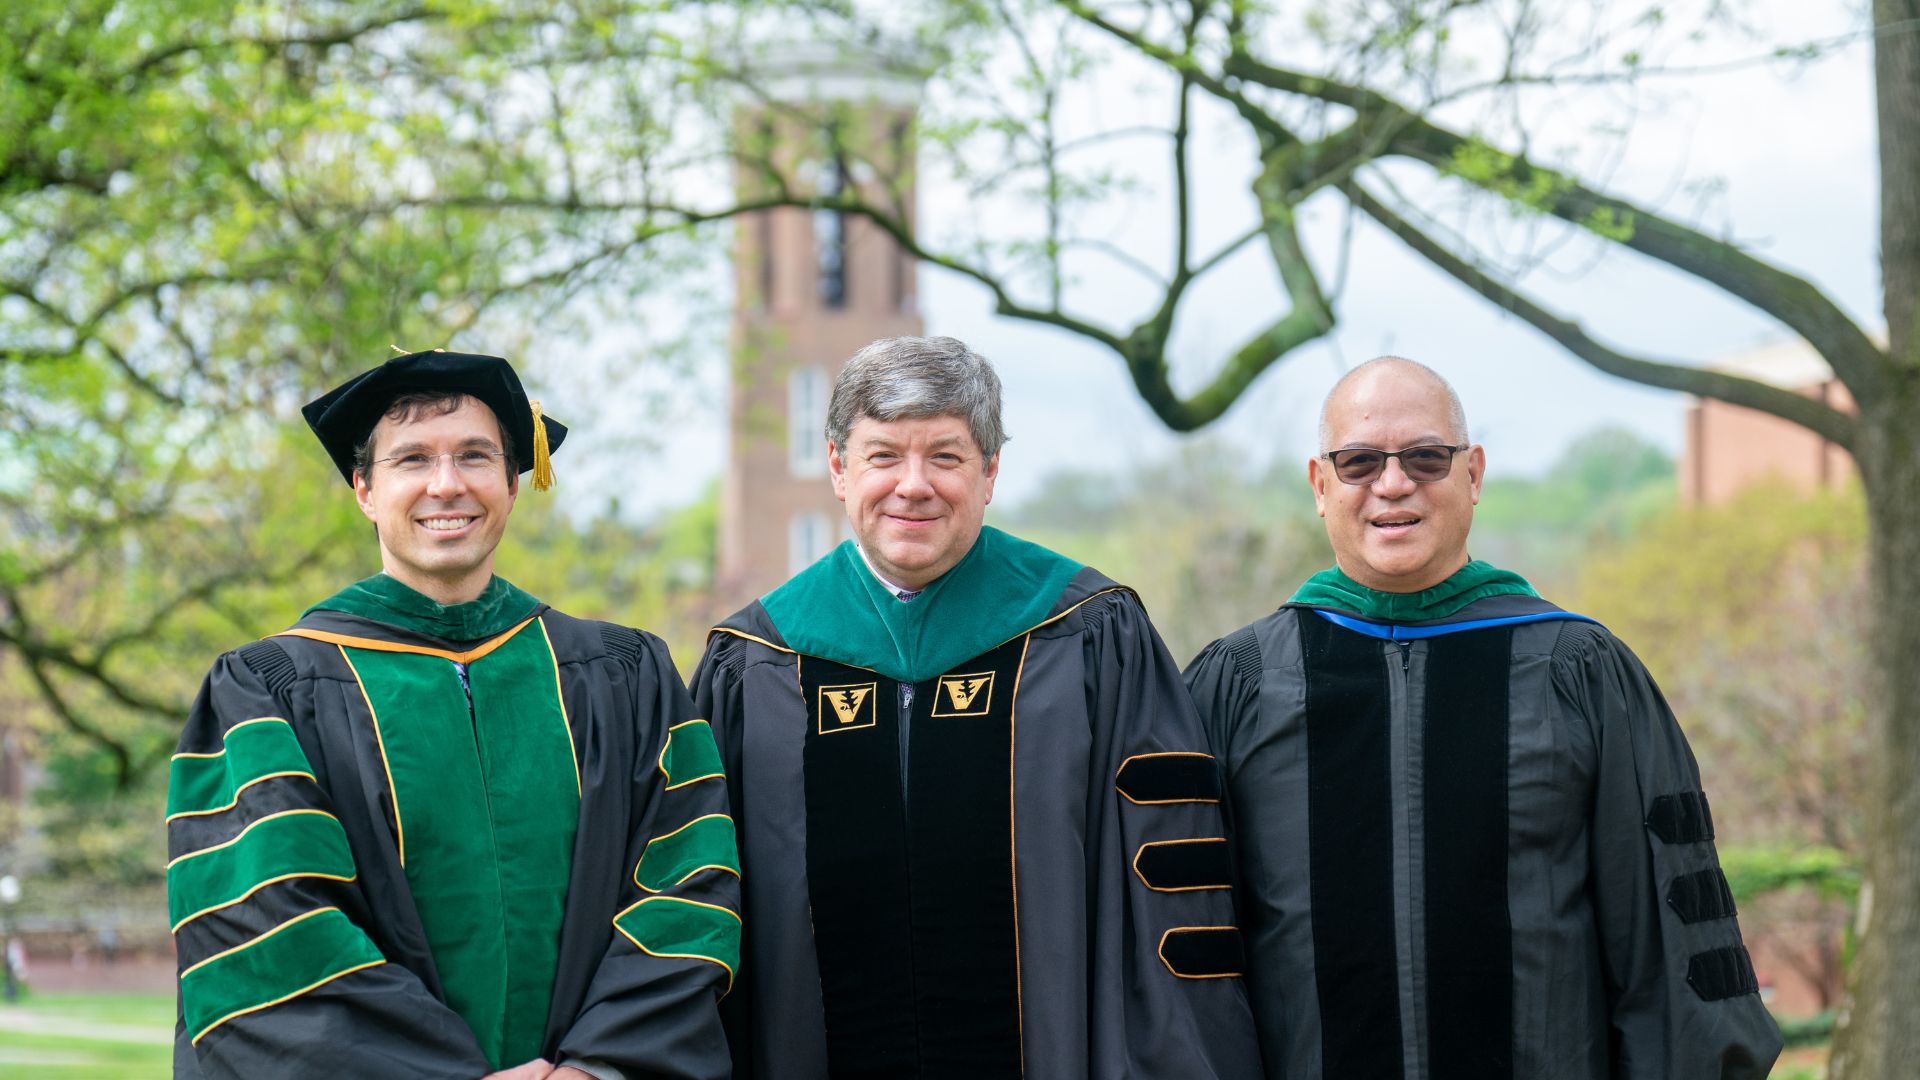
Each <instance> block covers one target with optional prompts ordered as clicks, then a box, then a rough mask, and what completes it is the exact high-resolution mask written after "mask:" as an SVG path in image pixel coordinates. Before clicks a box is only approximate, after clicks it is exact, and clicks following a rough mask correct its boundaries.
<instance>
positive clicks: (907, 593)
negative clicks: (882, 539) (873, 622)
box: [853, 543, 926, 604]
mask: <svg viewBox="0 0 1920 1080" xmlns="http://www.w3.org/2000/svg"><path fill="white" fill-rule="evenodd" d="M853 550H855V551H857V552H859V553H860V561H861V562H863V563H866V564H867V573H869V574H872V575H873V580H875V581H877V582H879V583H880V584H881V585H883V586H885V587H886V590H887V591H888V592H890V593H892V594H893V598H894V599H895V600H898V601H900V602H901V603H903V604H904V603H906V602H907V601H909V600H911V599H913V598H914V597H916V596H919V595H920V594H921V593H922V592H924V591H926V588H925V586H922V587H921V588H918V589H907V588H902V587H901V586H899V585H895V584H894V583H893V582H891V581H888V580H887V575H885V574H883V573H881V572H880V571H879V570H877V569H875V568H874V565H873V560H872V559H869V558H867V549H866V548H863V547H861V546H860V545H859V544H858V543H855V544H854V545H853Z"/></svg>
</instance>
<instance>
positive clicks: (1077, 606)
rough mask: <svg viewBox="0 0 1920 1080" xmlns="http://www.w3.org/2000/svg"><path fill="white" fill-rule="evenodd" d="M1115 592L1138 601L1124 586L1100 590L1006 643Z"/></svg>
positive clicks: (1131, 591)
mask: <svg viewBox="0 0 1920 1080" xmlns="http://www.w3.org/2000/svg"><path fill="white" fill-rule="evenodd" d="M1116 592H1123V593H1132V594H1133V598H1134V599H1135V600H1138V599H1140V594H1139V593H1135V592H1134V591H1133V590H1132V589H1129V588H1127V587H1126V586H1125V585H1115V586H1114V587H1113V588H1111V589H1101V590H1100V591H1099V592H1097V593H1094V594H1093V595H1091V596H1088V597H1087V598H1086V599H1084V600H1081V601H1079V602H1078V603H1075V604H1074V605H1073V606H1072V607H1070V608H1068V609H1067V610H1065V611H1063V612H1061V613H1060V614H1058V615H1049V616H1047V617H1046V618H1044V619H1041V620H1040V621H1039V622H1037V623H1034V624H1033V625H1032V626H1029V627H1027V628H1026V629H1025V630H1022V631H1020V633H1018V634H1015V635H1013V637H1010V638H1008V639H1007V641H1012V640H1013V638H1017V637H1024V636H1026V635H1028V634H1031V633H1033V632H1034V631H1035V630H1038V629H1040V628H1041V627H1043V626H1051V625H1053V624H1054V623H1057V622H1059V621H1060V620H1061V619H1064V618H1066V617H1067V616H1069V615H1071V614H1073V613H1074V612H1076V611H1078V610H1080V609H1081V607H1083V606H1085V605H1087V604H1090V603H1092V602H1093V601H1095V600H1098V599H1099V598H1100V597H1102V596H1105V595H1107V594H1108V593H1116ZM1141 606H1142V607H1143V608H1144V607H1145V606H1146V605H1144V604H1143V605H1141ZM1007 641H1003V642H1001V643H1000V645H1005V644H1006V643H1007ZM1000 645H995V646H994V647H993V649H997V648H999V647H1000ZM993 649H988V650H987V652H992V651H993ZM981 655H982V656H984V655H986V653H982V654H981Z"/></svg>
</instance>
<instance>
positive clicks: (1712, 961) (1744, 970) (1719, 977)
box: [1687, 945, 1760, 1001]
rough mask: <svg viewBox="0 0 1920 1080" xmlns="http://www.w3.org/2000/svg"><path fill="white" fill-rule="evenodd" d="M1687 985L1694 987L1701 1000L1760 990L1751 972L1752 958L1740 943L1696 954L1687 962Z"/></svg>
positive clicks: (1719, 998) (1758, 982)
mask: <svg viewBox="0 0 1920 1080" xmlns="http://www.w3.org/2000/svg"><path fill="white" fill-rule="evenodd" d="M1687 985H1688V986H1691V987H1693V992H1694V993H1696V994H1699V995H1700V1000H1702V1001H1722V1000H1724V999H1726V998H1730V997H1739V996H1740V995H1742V994H1757V993H1759V992H1760V980H1758V979H1757V978H1755V977H1754V974H1753V960H1752V959H1751V958H1749V957H1748V956H1747V950H1746V949H1744V948H1742V947H1741V946H1739V945H1729V946H1727V947H1725V948H1722V949H1709V950H1707V951H1706V952H1703V953H1695V954H1694V955H1693V958H1692V959H1691V960H1688V961H1687Z"/></svg>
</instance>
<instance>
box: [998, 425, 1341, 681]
mask: <svg viewBox="0 0 1920 1080" xmlns="http://www.w3.org/2000/svg"><path fill="white" fill-rule="evenodd" d="M1239 460H1240V455H1239V454H1238V453H1237V452H1235V451H1233V450H1231V449H1230V448H1228V447H1226V446H1223V445H1221V444H1219V443H1216V442H1212V441H1209V440H1204V439H1203V440H1198V441H1196V442H1193V443H1191V444H1189V445H1188V446H1186V447H1184V448H1183V449H1182V450H1181V451H1180V452H1179V453H1178V454H1176V455H1175V456H1173V457H1172V458H1170V459H1168V460H1166V461H1163V462H1158V463H1154V464H1151V465H1148V466H1145V467H1143V468H1141V469H1139V470H1138V471H1136V472H1133V473H1130V474H1123V475H1119V476H1114V475H1110V474H1092V473H1074V472H1065V473H1058V474H1055V475H1053V476H1050V477H1049V478H1048V479H1047V480H1046V482H1045V484H1044V485H1043V487H1042V488H1041V490H1040V491H1039V492H1038V493H1036V494H1035V495H1033V496H1032V497H1030V498H1028V499H1027V500H1026V501H1024V502H1022V503H1020V504H1019V505H1018V506H1015V507H1011V508H1008V509H1006V510H1004V511H1002V510H999V509H998V508H995V511H994V514H993V523H994V524H997V525H1000V526H1002V527H1004V528H1007V529H1010V530H1011V531H1013V532H1015V533H1018V534H1019V535H1021V536H1023V537H1025V538H1027V539H1029V540H1033V541H1036V542H1038V543H1042V544H1045V545H1047V546H1048V547H1051V548H1053V549H1054V550H1056V551H1059V552H1061V553H1063V554H1066V555H1069V556H1071V557H1073V558H1075V559H1078V560H1080V561H1081V562H1083V563H1086V564H1087V565H1089V566H1093V567H1095V568H1097V569H1098V570H1100V571H1101V572H1102V573H1104V574H1106V575H1107V576H1109V577H1111V578H1113V579H1114V580H1116V581H1119V582H1121V583H1122V584H1125V585H1129V586H1131V587H1132V588H1133V589H1134V590H1135V591H1136V592H1138V593H1139V594H1140V598H1141V600H1142V601H1143V602H1144V603H1145V604H1146V607H1147V611H1148V612H1149V613H1150V614H1151V615H1152V616H1153V620H1154V625H1155V627H1156V628H1157V629H1159V631H1160V635H1161V637H1162V638H1164V639H1165V640H1166V643H1167V648H1168V650H1169V651H1170V652H1172V653H1173V656H1174V659H1175V660H1177V661H1179V662H1180V663H1182V664H1184V663H1186V661H1187V660H1188V659H1190V658H1191V657H1192V656H1194V655H1195V654H1196V653H1198V652H1199V651H1200V649H1201V648H1203V647H1204V646H1205V645H1206V644H1207V643H1208V642H1210V641H1212V640H1214V639H1215V638H1217V637H1220V636H1221V635H1223V634H1226V633H1228V632H1230V631H1232V630H1234V629H1237V628H1238V627H1240V626H1243V625H1245V624H1246V623H1249V622H1252V621H1253V620H1254V619H1256V618H1258V617H1260V616H1262V615H1265V614H1267V613H1268V612H1270V611H1272V610H1273V609H1274V608H1276V607H1278V606H1279V605H1280V604H1281V603H1282V602H1283V601H1285V600H1286V598H1287V597H1288V596H1290V595H1292V593H1293V590H1294V588H1295V587H1296V586H1297V585H1299V583H1300V582H1301V581H1302V580H1303V579H1305V578H1306V577H1307V576H1308V575H1310V574H1312V573H1314V572H1315V571H1318V570H1322V569H1325V568H1326V567H1327V566H1329V565H1331V564H1332V561H1333V556H1332V553H1331V551H1330V549H1329V548H1328V546H1327V539H1326V533H1325V531H1324V530H1323V529H1322V528H1321V527H1320V523H1319V521H1318V519H1316V518H1315V517H1314V516H1313V512H1312V508H1313V503H1312V501H1311V499H1309V498H1305V497H1304V494H1303V493H1304V488H1305V483H1304V481H1302V480H1301V479H1300V475H1299V470H1298V469H1297V468H1296V467H1295V466H1294V465H1293V464H1292V463H1288V464H1287V465H1286V466H1284V467H1280V468H1276V469H1275V470H1274V471H1272V472H1262V471H1254V470H1249V469H1246V468H1244V467H1243V466H1241V465H1240V464H1239V463H1238V462H1239Z"/></svg>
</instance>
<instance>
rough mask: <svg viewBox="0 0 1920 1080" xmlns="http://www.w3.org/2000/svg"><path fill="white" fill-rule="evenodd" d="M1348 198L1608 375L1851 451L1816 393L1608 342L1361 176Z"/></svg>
mask: <svg viewBox="0 0 1920 1080" xmlns="http://www.w3.org/2000/svg"><path fill="white" fill-rule="evenodd" d="M1346 190H1347V194H1348V197H1349V198H1350V199H1351V200H1352V201H1353V204H1354V205H1355V206H1357V207H1359V208H1360V210H1361V211H1362V212H1363V213H1365V214H1366V215H1367V216H1368V217H1371V218H1373V219H1374V220H1375V221H1377V222H1379V223H1380V224H1381V225H1383V226H1385V227H1386V229H1387V231H1388V232H1391V233H1393V235H1394V236H1396V237H1398V238H1399V239H1400V240H1401V241H1402V242H1404V243H1405V244H1406V245H1407V246H1408V247H1410V248H1412V249H1413V250H1414V251H1416V252H1418V253H1419V254H1420V255H1421V256H1422V257H1424V258H1425V259H1426V260H1427V261H1428V262H1430V263H1432V264H1433V265H1435V266H1436V267H1439V268H1440V269H1441V270H1443V271H1445V272H1446V274H1447V275H1448V276H1449V277H1452V278H1453V279H1454V280H1456V281H1459V282H1460V283H1461V284H1463V285H1465V286H1467V287H1468V288H1470V289H1472V290H1473V291H1474V292H1476V293H1479V294H1480V295H1481V296H1482V297H1484V298H1485V299H1486V300H1488V301H1490V302H1491V303H1493V305H1494V306H1496V307H1498V308H1500V309H1501V310H1503V311H1509V312H1512V313H1513V314H1515V315H1517V316H1519V317H1520V318H1521V319H1522V320H1524V321H1525V322H1527V323H1528V324H1530V325H1531V326H1533V327H1534V328H1535V329H1537V330H1539V331H1540V332H1541V333H1544V334H1546V335H1547V336H1548V337H1550V338H1552V339H1553V340H1554V341H1555V342H1558V343H1559V344H1560V345H1561V346H1562V347H1563V348H1565V349H1566V350H1567V351H1568V352H1571V353H1573V354H1574V355H1575V356H1578V357H1579V358H1580V359H1582V360H1585V361H1586V362H1587V363H1589V364H1592V365H1593V366H1594V367H1596V368H1599V369H1600V370H1601V371H1604V372H1606V373H1607V374H1609V375H1616V376H1618V377H1620V378H1623V379H1630V380H1632V381H1634V382H1637V383H1644V384H1646V385H1648V386H1658V387H1663V388H1665V389H1668V390H1681V391H1685V392H1686V393H1690V394H1698V395H1700V396H1702V397H1710V398H1715V399H1718V400H1720V401H1725V402H1728V403H1730V404H1734V405H1742V406H1745V407H1747V408H1750V409H1758V410H1760V411H1761V412H1767V413H1772V414H1773V415H1775V416H1778V417H1781V418H1783V419H1786V420H1791V421H1793V422H1794V423H1796V424H1799V425H1801V426H1802V427H1805V428H1807V429H1809V430H1811V431H1813V432H1815V433H1816V434H1818V435H1820V437H1822V438H1824V439H1826V440H1828V441H1829V442H1832V443H1834V444H1835V445H1837V446H1841V447H1845V448H1847V449H1848V450H1852V448H1853V444H1854V439H1855V433H1856V431H1857V428H1858V423H1857V422H1856V421H1855V420H1854V419H1853V418H1852V417H1850V416H1847V415H1846V414H1845V413H1842V412H1840V411H1838V410H1836V409H1833V408H1830V407H1828V406H1826V405H1822V404H1821V403H1820V402H1818V401H1816V400H1814V399H1813V398H1810V397H1803V396H1802V395H1800V394H1796V393H1794V392H1792V391H1791V390H1782V389H1780V388H1779V387H1777V386H1772V385H1769V384H1767V383H1763V382H1759V381H1757V380H1754V379H1746V378H1742V377H1740V376H1738V375H1730V374H1728V373H1726V372H1722V371H1713V370H1710V369H1707V368H1697V367H1688V366H1686V365H1682V364H1674V363H1667V362H1662V361H1655V360H1647V359H1643V358H1640V357H1633V356H1628V355H1626V354H1625V353H1622V352H1619V351H1617V350H1615V349H1612V348H1609V347H1607V346H1606V345H1602V344H1601V343H1600V342H1598V341H1596V340H1594V339H1593V337H1592V336H1590V335H1589V334H1588V333H1587V332H1586V331H1585V330H1583V329H1582V328H1581V327H1580V324H1578V323H1576V322H1573V321H1571V320H1568V319H1564V318H1562V317H1560V316H1558V315H1555V314H1554V313H1552V312H1550V311H1548V310H1547V309H1546V308H1544V307H1542V306H1540V305H1539V304H1538V303H1535V302H1534V301H1533V300H1531V299H1529V298H1527V297H1526V296H1524V295H1522V294H1521V293H1520V292H1519V291H1517V290H1516V289H1514V288H1513V287H1512V286H1511V285H1508V284H1506V283H1504V282H1502V281H1499V280H1498V279H1496V278H1494V277H1493V276H1492V275H1490V274H1488V273H1486V272H1485V271H1483V270H1481V269H1480V268H1479V267H1477V266H1474V265H1473V264H1472V263H1469V262H1468V261H1466V260H1465V259H1463V258H1461V257H1460V256H1459V255H1458V254H1456V253H1455V252H1454V251H1453V250H1452V249H1451V248H1449V247H1447V246H1446V245H1445V244H1442V243H1440V242H1438V241H1436V240H1434V239H1433V238H1432V237H1430V236H1428V235H1427V234H1426V233H1424V232H1422V231H1421V230H1420V229H1418V228H1417V227H1415V226H1414V225H1413V224H1412V223H1411V222H1409V221H1407V219H1406V218H1404V217H1402V216H1401V215H1400V214H1398V213H1397V212H1395V211H1394V210H1393V209H1392V208H1391V207H1389V206H1387V205H1386V204H1385V203H1384V202H1382V201H1380V200H1379V199H1378V198H1376V197H1374V196H1373V195H1372V194H1371V193H1370V192H1368V191H1367V190H1366V189H1365V188H1364V187H1362V186H1360V185H1359V184H1358V183H1353V184H1350V185H1349V186H1348V187H1347V189H1346Z"/></svg>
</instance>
